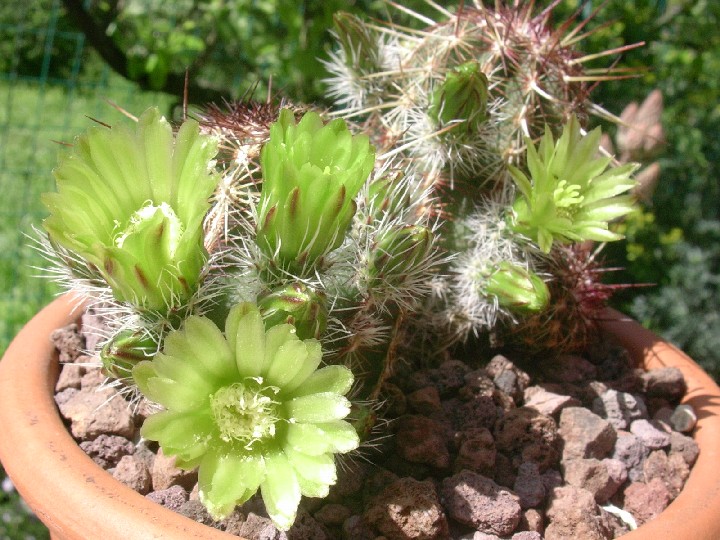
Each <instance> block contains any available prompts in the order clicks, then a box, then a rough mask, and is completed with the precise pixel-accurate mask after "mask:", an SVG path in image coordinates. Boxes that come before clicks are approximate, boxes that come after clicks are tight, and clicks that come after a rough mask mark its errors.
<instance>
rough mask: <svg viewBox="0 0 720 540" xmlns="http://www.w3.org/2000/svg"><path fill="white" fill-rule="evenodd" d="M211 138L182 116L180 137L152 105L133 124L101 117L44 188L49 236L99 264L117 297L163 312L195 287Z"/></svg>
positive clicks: (212, 180) (210, 182)
mask: <svg viewBox="0 0 720 540" xmlns="http://www.w3.org/2000/svg"><path fill="white" fill-rule="evenodd" d="M216 152H217V144H216V142H215V140H214V139H212V138H210V137H207V136H204V135H201V134H200V132H199V129H198V124H197V122H195V121H192V120H188V121H186V122H185V123H184V124H183V125H182V127H181V128H180V130H179V131H178V133H177V135H176V136H173V130H172V127H171V126H170V124H169V123H168V122H167V120H165V118H163V117H162V116H160V113H159V111H158V110H157V109H156V108H151V109H148V110H147V111H145V113H144V114H143V115H142V116H141V117H140V119H139V120H138V122H137V126H136V127H135V129H129V128H127V127H126V126H122V125H120V126H115V127H113V128H112V129H108V128H106V127H101V126H95V127H92V128H90V129H89V130H88V131H87V132H86V133H85V134H84V135H82V136H80V137H78V138H77V139H76V140H75V144H74V145H73V147H72V149H71V150H70V152H69V153H68V154H66V155H65V156H63V158H62V159H61V160H60V163H59V165H58V167H57V168H56V169H55V171H54V175H55V179H56V182H57V189H58V191H57V193H46V194H45V195H44V196H43V202H44V203H45V205H46V206H47V208H48V209H49V210H50V216H49V217H48V218H47V219H46V220H45V221H44V226H45V229H46V230H47V231H48V233H49V235H50V238H51V239H52V240H53V241H54V242H57V243H58V244H60V245H62V246H63V247H65V248H67V249H69V250H71V251H73V252H74V253H76V254H78V255H80V256H81V257H82V258H84V259H85V260H86V261H87V262H88V263H90V264H92V265H94V266H95V267H97V269H98V270H99V272H100V273H101V274H102V275H103V277H104V278H105V280H106V281H107V282H108V284H109V285H110V287H111V288H112V290H113V294H114V295H115V297H116V298H117V299H118V300H119V301H121V302H130V303H132V304H134V305H135V306H137V307H140V308H143V309H148V310H154V311H158V312H162V313H166V312H168V311H170V310H171V309H172V308H174V307H176V306H178V305H180V304H182V303H183V301H184V300H186V299H187V298H188V297H189V296H190V295H191V294H192V293H193V292H194V289H195V288H196V285H197V281H198V277H199V275H200V272H201V269H202V267H203V265H204V263H205V260H206V252H205V249H204V247H203V229H202V225H203V220H204V218H205V214H206V213H207V210H208V208H209V204H210V203H209V201H208V198H209V197H210V195H211V193H212V192H213V190H214V189H215V186H216V185H217V182H218V177H217V176H216V175H214V174H212V173H211V171H210V163H211V160H212V159H213V158H214V156H215V154H216Z"/></svg>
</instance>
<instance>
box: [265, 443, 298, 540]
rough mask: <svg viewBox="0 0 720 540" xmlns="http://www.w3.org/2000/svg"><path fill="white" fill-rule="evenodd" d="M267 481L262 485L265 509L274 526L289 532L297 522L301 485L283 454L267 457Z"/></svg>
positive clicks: (278, 453) (275, 453) (273, 454)
mask: <svg viewBox="0 0 720 540" xmlns="http://www.w3.org/2000/svg"><path fill="white" fill-rule="evenodd" d="M265 471H266V474H265V479H264V480H263V482H262V483H261V484H260V492H261V493H262V498H263V501H264V502H265V508H266V509H267V512H268V515H269V516H270V519H271V520H272V522H273V524H274V525H275V526H276V527H277V528H278V529H280V530H281V531H287V530H288V529H289V528H290V527H291V526H292V524H293V522H294V521H295V516H296V515H297V508H298V505H299V504H300V497H301V493H300V485H299V484H298V479H297V475H296V474H295V470H294V469H293V467H292V466H291V465H290V463H289V462H288V459H287V457H286V456H285V454H284V453H283V452H279V451H278V452H273V453H271V454H268V455H267V456H266V457H265Z"/></svg>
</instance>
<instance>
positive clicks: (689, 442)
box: [670, 433, 700, 467]
mask: <svg viewBox="0 0 720 540" xmlns="http://www.w3.org/2000/svg"><path fill="white" fill-rule="evenodd" d="M699 453H700V450H699V448H698V445H697V443H696V442H695V440H694V439H692V438H691V437H688V436H687V435H683V434H682V433H671V434H670V455H673V454H680V455H681V456H682V457H683V460H684V461H685V463H687V464H688V466H689V467H692V466H693V465H694V464H695V461H696V460H697V457H698V454H699Z"/></svg>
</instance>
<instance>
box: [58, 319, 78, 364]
mask: <svg viewBox="0 0 720 540" xmlns="http://www.w3.org/2000/svg"><path fill="white" fill-rule="evenodd" d="M50 341H52V342H53V344H54V345H55V348H56V349H57V350H58V356H59V360H60V363H61V364H65V363H69V362H74V361H75V360H76V359H77V358H78V357H79V356H81V355H82V354H83V352H82V351H83V349H84V348H85V340H84V339H83V338H82V336H81V335H80V333H79V332H78V325H77V324H75V323H72V324H69V325H67V326H64V327H62V328H58V329H57V330H55V331H54V332H52V333H51V334H50Z"/></svg>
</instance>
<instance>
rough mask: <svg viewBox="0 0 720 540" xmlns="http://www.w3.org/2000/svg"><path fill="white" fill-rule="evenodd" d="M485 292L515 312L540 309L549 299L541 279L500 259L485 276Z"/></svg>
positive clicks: (532, 311)
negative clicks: (486, 276) (495, 266)
mask: <svg viewBox="0 0 720 540" xmlns="http://www.w3.org/2000/svg"><path fill="white" fill-rule="evenodd" d="M485 294H487V295H488V296H493V297H495V298H497V301H498V304H499V305H500V306H502V307H504V308H507V309H509V310H510V311H513V312H515V313H528V314H529V313H536V312H538V311H542V310H543V309H544V308H545V307H546V306H547V304H548V302H549V300H550V290H549V289H548V286H547V285H546V284H545V282H544V281H543V280H542V279H540V278H539V277H538V276H537V275H536V274H535V273H533V272H531V271H529V270H526V269H525V268H522V267H520V266H518V265H516V264H512V263H509V262H507V261H502V262H501V263H500V264H499V265H498V267H497V269H496V270H495V271H494V272H493V273H492V274H491V275H490V277H489V278H487V281H486V285H485Z"/></svg>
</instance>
